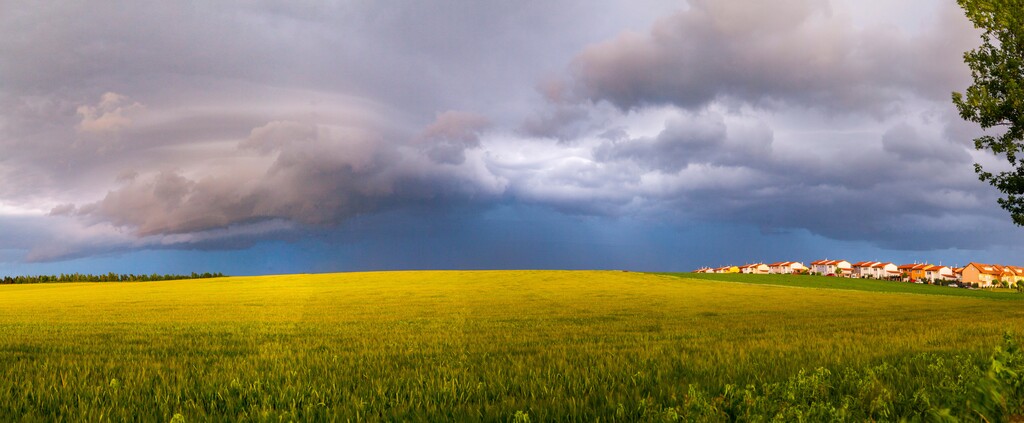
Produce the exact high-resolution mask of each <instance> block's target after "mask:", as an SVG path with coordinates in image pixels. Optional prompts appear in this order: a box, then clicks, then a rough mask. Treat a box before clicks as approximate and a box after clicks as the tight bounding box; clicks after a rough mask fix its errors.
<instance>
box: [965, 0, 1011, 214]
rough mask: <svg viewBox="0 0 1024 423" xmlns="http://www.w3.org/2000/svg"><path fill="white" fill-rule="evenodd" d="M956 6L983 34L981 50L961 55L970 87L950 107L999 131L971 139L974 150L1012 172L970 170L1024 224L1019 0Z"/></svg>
mask: <svg viewBox="0 0 1024 423" xmlns="http://www.w3.org/2000/svg"><path fill="white" fill-rule="evenodd" d="M957 3H959V4H960V7H962V8H963V9H964V11H965V12H966V14H967V18H968V19H970V20H971V22H973V23H974V26H975V27H977V28H979V29H981V30H982V31H983V32H982V35H981V39H982V44H981V46H979V47H978V48H976V49H974V50H971V51H968V52H966V53H964V62H965V63H966V64H967V66H968V67H970V69H971V75H972V76H973V78H974V84H973V85H971V86H970V87H968V88H967V91H966V92H965V93H959V92H954V93H953V103H954V104H955V105H956V107H957V109H958V110H959V111H960V116H961V117H962V118H963V119H965V120H968V121H971V122H976V123H978V124H979V125H980V126H981V128H982V129H985V130H988V129H990V128H1000V129H1002V130H1003V131H1002V133H1000V134H986V135H984V136H981V137H978V138H975V139H974V146H975V148H977V149H978V150H990V151H991V152H993V153H995V154H997V155H1004V156H1005V157H1006V159H1007V160H1008V161H1009V163H1010V165H1011V167H1012V169H1011V170H1007V171H999V172H995V173H993V172H988V171H986V170H985V169H984V168H982V166H981V165H980V164H977V163H976V164H975V165H974V169H975V172H977V174H978V178H979V179H981V180H982V181H985V182H988V183H989V184H991V185H992V186H994V187H996V188H997V189H999V191H1000V192H1002V193H1003V194H1004V197H1002V198H1000V199H999V205H1000V206H1002V208H1003V209H1005V210H1006V211H1008V212H1010V215H1011V216H1012V217H1013V221H1014V223H1016V224H1017V225H1021V226H1024V161H1022V159H1024V157H1019V155H1020V154H1021V152H1024V0H957Z"/></svg>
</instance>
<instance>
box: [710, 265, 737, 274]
mask: <svg viewBox="0 0 1024 423" xmlns="http://www.w3.org/2000/svg"><path fill="white" fill-rule="evenodd" d="M739 272H740V268H739V267H738V266H722V267H719V268H717V269H715V273H739Z"/></svg>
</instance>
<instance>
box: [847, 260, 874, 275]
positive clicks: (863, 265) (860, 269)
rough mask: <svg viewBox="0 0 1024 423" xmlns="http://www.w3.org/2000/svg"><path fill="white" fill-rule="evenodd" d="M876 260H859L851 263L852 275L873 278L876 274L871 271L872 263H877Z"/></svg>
mask: <svg viewBox="0 0 1024 423" xmlns="http://www.w3.org/2000/svg"><path fill="white" fill-rule="evenodd" d="M875 263H877V262H875V261H858V262H856V263H853V264H851V265H850V276H852V277H855V278H873V277H874V274H873V273H872V271H871V265H872V264H875Z"/></svg>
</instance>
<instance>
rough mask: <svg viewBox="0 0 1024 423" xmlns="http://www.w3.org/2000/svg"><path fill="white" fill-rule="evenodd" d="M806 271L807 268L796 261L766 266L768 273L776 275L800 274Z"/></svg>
mask: <svg viewBox="0 0 1024 423" xmlns="http://www.w3.org/2000/svg"><path fill="white" fill-rule="evenodd" d="M806 271H807V266H804V264H803V263H800V262H798V261H780V262H777V263H772V264H769V265H768V272H769V273H772V274H777V275H786V274H791V273H802V272H806Z"/></svg>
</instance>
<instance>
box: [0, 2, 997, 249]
mask: <svg viewBox="0 0 1024 423" xmlns="http://www.w3.org/2000/svg"><path fill="white" fill-rule="evenodd" d="M861 4H864V3H862V2H842V1H835V2H826V1H818V0H786V1H781V2H772V3H771V4H767V3H765V4H760V3H751V2H744V1H738V0H730V1H710V0H694V1H692V2H690V4H689V5H688V6H686V5H680V4H678V3H676V2H672V1H651V2H649V3H644V4H643V5H641V6H638V5H637V4H636V3H635V2H630V1H621V2H610V3H602V4H601V5H594V4H593V3H592V2H586V1H575V0H574V1H569V2H556V3H555V2H534V1H528V2H522V3H516V4H514V5H511V4H510V5H495V4H487V3H480V2H455V3H447V4H436V3H434V4H431V3H415V4H405V5H403V6H402V7H393V6H394V5H384V4H379V3H337V4H332V3H325V4H299V3H294V4H286V5H285V4H274V5H271V4H263V3H258V2H257V3H244V4H243V3H232V2H226V3H210V4H195V5H191V6H189V7H180V6H167V5H158V4H142V3H132V4H125V5H116V6H115V5H101V4H90V5H73V4H72V5H68V4H56V3H54V4H46V3H45V2H43V3H38V4H33V6H32V7H31V8H29V7H15V9H19V10H16V11H15V12H14V13H4V14H0V28H3V29H0V69H2V72H3V75H2V76H3V80H4V84H3V85H2V86H0V149H2V151H3V153H4V154H3V155H0V226H3V225H4V223H5V219H14V218H9V217H7V216H5V215H2V213H4V210H5V207H8V208H11V209H13V210H15V212H16V213H28V212H31V213H36V215H37V220H33V222H34V223H33V224H32V226H31V228H32V230H28V229H25V230H19V231H18V232H17V233H18V234H20V235H24V236H28V237H31V236H32V234H33V233H35V234H37V235H35V236H36V238H37V240H36V241H33V242H27V241H26V242H21V243H18V244H17V245H18V248H24V249H28V250H30V251H32V253H31V254H30V256H31V259H33V260H52V259H57V258H67V257H78V256H82V255H88V254H91V253H90V251H93V252H100V253H102V252H111V251H118V250H128V249H137V248H233V247H237V246H247V245H252V243H255V242H258V241H259V240H263V239H287V238H288V237H289V236H292V237H294V236H305V235H309V234H312V233H316V232H317V231H320V230H321V229H322V228H324V227H326V226H336V225H338V224H341V223H344V222H348V221H351V219H352V218H353V217H357V216H363V215H390V214H389V213H392V212H394V213H395V214H396V215H401V214H402V213H401V212H408V211H409V210H427V211H430V212H432V213H438V212H440V213H443V212H444V211H445V210H448V208H450V207H458V206H459V205H466V204H470V205H474V206H479V208H471V209H473V210H480V209H487V208H488V207H492V206H494V205H496V204H509V203H511V204H517V203H526V204H529V205H532V206H538V207H541V208H550V209H555V210H559V211H562V212H565V213H571V214H587V215H598V216H604V217H609V218H617V217H620V216H630V217H638V218H644V219H655V220H666V221H670V222H674V223H677V224H680V225H682V224H687V223H691V222H695V221H696V222H708V221H717V222H726V223H738V224H753V225H758V226H761V227H763V228H765V230H766V231H773V230H789V229H807V230H809V231H811V232H813V233H815V234H821V235H825V236H828V237H832V238H836V239H844V240H865V241H868V242H871V243H876V244H879V245H886V246H892V247H894V248H945V247H949V246H984V245H986V243H988V242H990V241H989V240H999V242H1004V241H1005V242H1009V241H1006V239H1007V238H1006V237H1007V235H1005V234H1007V233H1012V232H1010V231H1008V230H1006V227H1005V226H1001V225H999V224H998V223H997V222H999V219H998V217H999V216H1001V214H1000V212H999V211H998V210H997V208H996V207H994V206H993V201H994V197H993V195H992V193H991V192H989V191H988V190H987V188H986V187H984V186H982V185H979V184H978V183H977V181H976V180H975V178H974V176H973V173H971V169H970V166H969V162H970V157H971V154H969V153H968V151H969V150H968V149H969V148H970V146H969V141H967V140H965V138H969V137H971V136H973V134H976V133H977V130H976V128H973V127H971V126H970V125H964V124H963V123H962V122H960V121H959V119H958V117H957V116H956V115H955V113H953V112H951V111H950V107H949V105H948V93H949V91H951V90H954V89H958V88H963V87H964V86H966V82H965V81H966V80H967V77H968V74H967V72H966V70H965V68H964V67H963V66H962V64H961V63H960V60H961V59H960V54H961V52H962V51H963V50H965V49H967V48H969V47H970V46H971V44H972V43H974V42H976V41H977V38H976V32H975V31H974V30H973V29H971V28H970V25H969V23H968V22H967V21H966V20H965V19H964V18H963V17H962V15H961V14H960V12H959V10H958V9H957V8H956V6H955V5H953V4H943V5H939V6H929V7H931V8H932V9H929V10H933V11H934V13H932V14H928V13H920V14H919V13H918V11H917V10H914V13H915V18H916V17H917V16H918V15H921V16H930V17H928V18H922V19H924V20H923V23H922V25H921V26H920V27H919V28H913V29H909V28H903V27H897V26H892V25H886V24H876V23H873V22H871V21H869V22H867V23H866V24H865V23H864V22H860V21H857V20H855V19H852V18H850V16H848V15H844V14H843V12H842V11H843V10H844V9H843V7H838V6H843V5H846V6H848V7H847V8H850V7H852V8H857V7H860V5H861ZM680 8H682V10H679V9H680ZM911 9H914V8H911ZM656 18H660V19H659V20H657V21H656V22H655V19H656ZM652 22H653V23H652ZM182 28H188V30H187V31H185V30H182ZM26 210H27V211H28V212H26ZM17 219H18V220H17V221H18V222H21V221H22V220H24V219H25V218H23V217H21V215H19V217H17ZM48 220H49V221H52V222H59V224H54V225H53V227H54V228H59V230H60V231H63V232H65V233H68V234H73V237H72V239H70V240H65V239H62V238H61V237H60V236H57V235H52V236H51V235H47V233H48V232H47V229H46V228H47V225H45V224H43V223H39V222H45V221H48ZM11 221H14V220H11ZM958 225H959V226H958ZM979 225H984V226H985V228H987V229H984V230H982V231H975V232H970V231H966V230H963V229H962V228H964V227H971V226H975V227H977V226H979ZM54 230H56V229H54ZM289 234H290V235H289ZM20 235H19V236H20Z"/></svg>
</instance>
